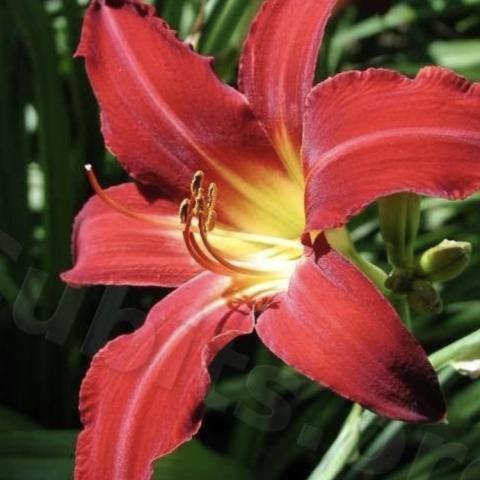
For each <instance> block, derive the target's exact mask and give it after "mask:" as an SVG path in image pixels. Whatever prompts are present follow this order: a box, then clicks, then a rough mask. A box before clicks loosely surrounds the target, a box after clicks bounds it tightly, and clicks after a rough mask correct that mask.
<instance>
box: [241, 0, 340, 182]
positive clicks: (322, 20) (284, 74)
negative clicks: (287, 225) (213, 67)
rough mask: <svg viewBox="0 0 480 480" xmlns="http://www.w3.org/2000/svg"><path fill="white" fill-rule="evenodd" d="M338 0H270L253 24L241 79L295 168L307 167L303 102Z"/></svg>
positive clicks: (278, 146)
mask: <svg viewBox="0 0 480 480" xmlns="http://www.w3.org/2000/svg"><path fill="white" fill-rule="evenodd" d="M335 3H336V2H335V1H334V0H324V1H320V2H319V1H318V0H302V1H298V0H266V1H265V3H264V4H263V7H262V9H261V11H260V13H259V14H258V16H257V18H256V20H255V22H254V24H253V25H252V28H251V31H250V35H249V37H248V39H247V41H246V43H245V47H244V52H243V56H242V60H241V64H240V84H241V88H242V90H243V91H244V92H245V94H246V95H247V97H248V99H249V100H250V103H251V105H252V107H253V109H254V112H255V114H256V115H257V117H258V118H259V119H260V120H261V121H262V122H263V124H264V125H265V126H266V127H267V130H268V132H269V133H270V136H271V137H272V139H273V141H274V143H275V144H276V147H277V149H278V151H279V153H280V155H281V156H282V158H283V159H284V161H285V162H286V163H287V165H290V169H291V170H297V174H300V175H301V173H302V171H301V164H300V161H299V152H300V145H301V139H302V124H303V109H304V108H303V107H304V103H305V98H306V96H307V94H308V92H309V91H310V89H311V88H312V83H313V77H314V73H315V66H316V61H317V55H318V50H319V47H320V44H321V42H322V38H323V32H324V29H325V24H326V23H327V20H328V18H329V16H330V14H331V11H332V9H333V6H334V5H335Z"/></svg>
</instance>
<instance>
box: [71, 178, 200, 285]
mask: <svg viewBox="0 0 480 480" xmlns="http://www.w3.org/2000/svg"><path fill="white" fill-rule="evenodd" d="M105 194H106V195H108V196H109V197H110V198H111V199H112V200H114V201H117V202H119V203H121V205H122V207H124V208H125V209H127V210H128V209H129V210H131V211H133V212H137V213H141V214H143V215H148V216H150V218H151V222H147V221H142V220H138V219H135V218H130V217H128V216H126V215H125V214H122V213H120V212H118V211H117V210H115V209H113V208H112V207H111V206H109V205H107V204H105V203H104V201H103V200H102V199H100V198H99V197H98V196H94V197H92V198H91V199H90V200H89V201H88V202H87V203H86V204H85V206H84V207H83V209H82V210H81V211H80V213H79V214H78V215H77V217H76V219H75V225H74V231H73V238H72V243H73V251H74V257H75V266H74V268H73V269H72V270H70V271H68V272H65V273H64V274H63V275H62V279H63V280H64V281H65V282H67V283H70V284H74V285H94V284H101V285H136V286H150V285H152V286H162V287H174V286H177V285H180V284H182V283H183V282H185V281H187V280H188V279H190V278H192V277H193V276H194V275H195V274H197V273H198V272H199V270H201V267H199V265H198V264H197V263H195V261H194V260H193V259H192V257H191V256H190V254H189V253H188V251H187V249H186V247H185V244H184V242H183V236H182V232H181V229H180V227H181V225H180V221H179V218H178V208H177V206H176V205H175V204H174V203H173V202H171V201H169V200H165V199H156V200H153V199H151V200H149V199H148V198H147V197H146V196H144V195H143V194H142V193H141V192H140V190H139V189H138V187H137V186H136V185H135V184H133V183H128V184H124V185H120V186H118V187H113V188H109V189H107V190H105Z"/></svg>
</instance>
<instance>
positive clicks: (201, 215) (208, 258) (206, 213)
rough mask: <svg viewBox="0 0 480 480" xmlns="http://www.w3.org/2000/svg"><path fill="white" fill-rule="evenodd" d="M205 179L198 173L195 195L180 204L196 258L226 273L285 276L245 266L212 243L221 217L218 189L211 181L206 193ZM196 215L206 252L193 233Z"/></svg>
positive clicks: (193, 187) (186, 235)
mask: <svg viewBox="0 0 480 480" xmlns="http://www.w3.org/2000/svg"><path fill="white" fill-rule="evenodd" d="M203 182H204V174H203V172H201V171H198V172H196V173H195V175H194V177H193V180H192V184H191V197H190V198H189V199H185V200H184V201H183V202H182V204H181V206H180V221H181V222H182V223H183V224H185V229H184V232H183V233H184V235H183V238H184V241H185V244H186V246H187V249H188V251H189V252H190V254H191V255H192V257H193V258H194V259H195V261H197V262H198V263H199V264H200V265H202V266H203V267H204V268H206V269H208V270H211V271H214V272H216V273H221V274H223V275H225V274H226V275H232V274H235V275H238V274H240V275H246V276H268V277H279V276H281V274H282V271H283V269H281V268H272V269H259V268H257V267H253V266H249V265H241V264H238V263H237V262H235V263H233V262H232V261H230V260H229V259H228V258H226V257H225V255H224V254H223V253H222V252H220V251H219V250H217V249H216V248H215V247H214V246H213V245H212V244H211V243H210V241H209V239H208V233H209V232H210V231H212V229H213V228H214V227H215V222H216V218H217V214H216V212H215V204H216V201H217V195H218V190H217V186H216V184H215V183H211V184H210V185H209V186H208V193H207V194H205V190H204V188H203ZM195 218H196V219H197V221H198V232H199V233H200V238H201V241H202V246H203V247H204V249H205V251H204V250H203V248H202V247H201V246H200V245H199V244H198V242H197V240H196V238H195V235H194V234H193V233H192V232H191V227H192V222H193V220H194V219H195Z"/></svg>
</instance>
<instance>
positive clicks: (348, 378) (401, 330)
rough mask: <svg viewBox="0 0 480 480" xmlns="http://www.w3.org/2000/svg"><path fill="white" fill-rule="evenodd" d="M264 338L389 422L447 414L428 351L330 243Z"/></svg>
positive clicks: (269, 320) (265, 327)
mask: <svg viewBox="0 0 480 480" xmlns="http://www.w3.org/2000/svg"><path fill="white" fill-rule="evenodd" d="M257 332H258V334H259V335H260V337H261V338H262V340H263V342H264V343H265V345H267V346H268V347H269V348H270V349H271V350H272V351H273V352H274V353H275V354H276V355H278V356H279V357H280V358H281V359H282V360H284V361H285V362H286V363H288V364H289V365H291V366H292V367H294V368H295V369H297V370H298V371H299V372H301V373H303V374H305V375H306V376H307V377H309V378H311V379H313V380H315V381H317V382H319V383H321V384H323V385H326V386H327V387H329V388H331V389H333V390H334V391H336V392H337V393H339V394H340V395H342V396H344V397H347V398H349V399H351V400H353V401H355V402H358V403H360V404H362V405H364V406H365V407H367V408H369V409H372V410H374V411H375V412H377V413H379V414H381V415H383V416H386V417H390V418H395V419H400V420H405V421H410V422H435V421H439V420H441V419H442V418H443V417H444V415H445V404H444V400H443V396H442V393H441V391H440V387H439V384H438V380H437V377H436V375H435V372H434V371H433V369H432V367H431V365H430V363H429V362H428V359H427V356H426V355H425V352H424V351H423V350H422V348H421V347H420V346H419V345H418V343H417V342H416V341H415V339H414V338H413V337H412V336H411V335H410V333H409V332H408V331H407V330H406V329H405V327H404V326H403V325H402V323H401V321H400V319H399V318H398V316H397V314H396V312H395V310H394V309H393V308H392V306H391V305H390V304H389V303H388V302H387V300H386V299H385V298H384V297H383V296H382V295H381V294H380V292H379V291H378V290H377V289H376V288H375V287H374V286H373V285H372V284H371V283H370V281H369V280H367V278H366V277H365V276H364V275H363V274H362V273H361V272H360V271H359V270H357V269H356V268H355V267H354V266H353V265H352V264H351V263H349V262H348V261H347V260H346V259H345V258H343V257H342V256H341V255H340V254H339V253H337V252H335V251H334V250H331V249H330V248H329V247H328V246H327V245H326V243H325V241H324V240H323V239H322V238H320V240H317V245H316V252H315V254H314V255H313V256H310V257H309V258H305V259H303V260H302V261H301V263H300V264H299V266H298V268H297V270H296V273H295V274H294V276H293V277H292V279H291V282H290V286H289V289H288V292H287V293H284V294H281V295H279V296H277V297H276V298H275V299H273V301H272V303H271V305H270V308H269V309H268V310H266V311H265V312H264V313H263V314H262V316H261V317H260V320H259V322H258V324H257Z"/></svg>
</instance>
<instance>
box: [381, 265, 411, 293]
mask: <svg viewBox="0 0 480 480" xmlns="http://www.w3.org/2000/svg"><path fill="white" fill-rule="evenodd" d="M411 283H412V274H411V272H410V271H408V270H404V269H401V268H395V269H394V270H393V272H392V273H391V274H390V275H389V276H388V278H387V279H386V280H385V287H387V288H388V289H389V290H391V291H392V292H395V293H407V292H408V290H409V289H410V284H411Z"/></svg>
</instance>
